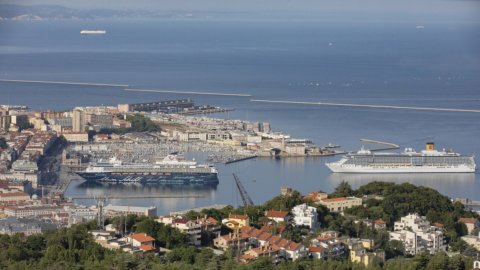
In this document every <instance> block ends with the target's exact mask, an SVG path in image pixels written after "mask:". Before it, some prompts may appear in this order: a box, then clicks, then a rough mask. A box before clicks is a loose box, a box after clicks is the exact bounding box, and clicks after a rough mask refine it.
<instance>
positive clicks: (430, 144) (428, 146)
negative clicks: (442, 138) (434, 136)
mask: <svg viewBox="0 0 480 270" xmlns="http://www.w3.org/2000/svg"><path fill="white" fill-rule="evenodd" d="M425 150H427V151H433V150H435V143H433V142H427V144H426V145H425Z"/></svg>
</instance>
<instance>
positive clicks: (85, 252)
mask: <svg viewBox="0 0 480 270" xmlns="http://www.w3.org/2000/svg"><path fill="white" fill-rule="evenodd" d="M373 194H375V195H379V196H381V197H378V196H377V197H372V198H370V199H368V200H367V201H366V204H365V205H364V206H360V207H356V208H353V209H351V210H348V211H346V213H345V215H340V214H337V213H331V212H329V211H328V209H326V208H325V207H323V206H317V211H318V213H319V219H320V221H321V222H322V228H321V229H320V230H338V231H340V232H341V233H342V234H343V235H349V236H352V237H360V238H370V239H374V241H375V243H376V248H381V249H383V250H384V251H385V253H386V257H387V261H386V263H385V264H384V265H379V264H377V263H373V264H372V265H369V266H368V267H365V266H364V265H362V264H357V263H352V262H350V260H349V259H348V258H346V259H341V260H316V259H308V258H307V259H302V260H297V261H294V262H292V261H286V262H281V263H279V264H277V265H275V264H273V263H272V262H271V259H270V258H259V259H257V260H255V261H253V262H250V263H248V264H244V265H243V264H239V263H238V262H237V261H236V260H235V256H236V254H234V252H233V251H231V250H228V251H227V252H225V254H223V255H220V256H218V255H215V254H214V252H213V250H212V249H210V248H201V249H198V248H195V247H192V246H188V244H187V238H186V236H185V235H184V234H182V233H181V232H180V231H178V230H176V229H173V228H171V227H169V226H165V225H163V224H159V223H157V222H155V221H154V219H153V218H147V217H137V216H134V215H128V216H124V217H115V218H111V219H109V220H108V222H109V223H112V224H113V225H114V226H115V227H116V228H117V229H118V230H119V231H120V232H124V231H125V230H126V231H135V232H145V233H147V234H149V235H151V236H153V237H155V238H156V239H157V241H156V245H157V246H161V247H165V248H168V249H170V250H171V251H170V252H167V253H165V254H160V255H159V256H154V255H139V254H135V255H132V254H129V253H125V252H121V251H111V250H106V249H104V248H102V247H101V246H99V245H98V244H96V243H95V242H94V241H93V239H92V237H91V236H90V235H89V234H88V230H91V229H93V228H94V227H95V224H94V223H86V224H81V225H75V226H72V227H71V228H68V229H60V230H57V231H52V232H48V233H45V234H43V235H34V236H28V237H25V236H23V235H14V236H6V235H0V269H32V268H34V269H178V270H181V269H188V270H196V269H198V270H206V269H228V270H230V269H234V270H235V269H237V270H250V269H252V270H253V269H284V270H290V269H292V270H293V269H298V270H300V269H302V270H303V269H338V270H343V269H345V270H363V269H368V270H373V269H388V270H397V269H398V270H400V269H402V270H403V269H407V270H408V269H411V270H431V269H432V270H433V269H453V270H464V269H471V266H472V257H473V256H475V251H474V250H473V249H472V248H470V247H468V246H467V245H466V243H465V242H463V241H461V240H459V238H458V235H462V234H464V233H465V228H464V226H460V225H459V223H458V222H456V220H457V218H458V217H465V216H476V214H475V213H472V212H469V211H466V210H465V209H464V207H463V206H462V205H459V204H456V203H452V202H451V201H450V200H449V199H448V198H447V197H445V196H442V195H441V194H439V193H438V192H436V191H435V190H432V189H429V188H425V187H416V186H414V185H411V184H400V185H397V184H392V183H379V182H375V183H370V184H367V185H365V186H362V187H360V188H359V189H357V190H353V189H351V187H350V186H349V185H348V184H347V183H341V184H340V185H339V187H337V189H336V190H335V192H334V196H351V195H354V196H364V195H373ZM300 203H303V200H302V197H301V196H300V194H299V193H298V192H294V193H293V194H292V196H277V197H275V198H273V199H271V200H269V201H267V202H266V203H265V204H263V205H259V206H250V207H240V208H237V209H234V208H233V207H231V206H229V207H225V208H223V209H219V210H217V209H204V210H202V211H201V212H193V211H192V212H189V213H188V214H187V216H188V217H189V218H192V219H193V218H197V217H203V216H205V215H207V216H212V217H214V218H215V219H217V220H219V221H220V220H222V219H223V218H225V217H227V216H228V214H229V213H236V214H248V215H249V216H250V217H251V218H252V221H253V222H252V223H253V225H254V226H261V225H262V224H263V221H264V211H265V210H268V209H276V210H288V209H291V208H292V207H293V206H295V205H297V204H300ZM309 203H311V202H309ZM410 212H417V213H420V214H422V215H427V217H428V218H429V219H430V220H431V221H434V222H435V221H436V222H442V223H444V224H445V226H446V227H447V234H448V235H449V238H450V239H449V240H450V251H460V252H461V253H462V254H466V255H468V256H470V257H468V256H464V255H455V256H452V257H449V256H447V255H446V254H445V253H443V252H440V253H437V254H436V255H428V254H419V255H416V256H414V257H409V256H406V255H405V254H404V248H403V244H402V243H401V242H399V241H389V239H388V232H386V231H383V230H374V229H372V228H371V227H368V226H366V225H364V224H363V223H358V222H354V221H355V220H356V219H359V218H360V219H361V218H370V219H374V218H383V219H384V220H386V221H388V223H389V225H390V226H391V225H392V224H393V222H394V221H395V220H398V219H399V218H400V217H401V216H403V215H406V214H408V213H410ZM282 236H283V237H285V238H288V239H291V240H294V241H297V242H304V243H305V244H307V242H308V241H309V237H313V236H312V235H309V234H308V230H305V229H302V228H297V227H294V226H287V228H286V229H285V231H284V232H283V235H282ZM457 238H458V239H457Z"/></svg>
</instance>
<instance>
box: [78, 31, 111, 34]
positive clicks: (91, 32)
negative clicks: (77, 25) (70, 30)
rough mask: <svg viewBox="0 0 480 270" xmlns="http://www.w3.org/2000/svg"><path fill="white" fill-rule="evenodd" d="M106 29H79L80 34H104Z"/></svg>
mask: <svg viewBox="0 0 480 270" xmlns="http://www.w3.org/2000/svg"><path fill="white" fill-rule="evenodd" d="M106 33H107V31H105V30H82V31H80V34H81V35H105V34H106Z"/></svg>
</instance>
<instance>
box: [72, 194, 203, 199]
mask: <svg viewBox="0 0 480 270" xmlns="http://www.w3.org/2000/svg"><path fill="white" fill-rule="evenodd" d="M204 197H205V196H204V195H142V196H132V195H117V196H105V195H102V196H65V198H67V199H70V200H97V199H99V198H107V199H109V200H114V199H127V200H134V199H171V198H173V199H187V198H188V199H191V198H195V199H196V198H204Z"/></svg>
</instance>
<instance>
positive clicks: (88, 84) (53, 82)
mask: <svg viewBox="0 0 480 270" xmlns="http://www.w3.org/2000/svg"><path fill="white" fill-rule="evenodd" d="M0 82H9V83H39V84H63V85H80V86H104V87H122V88H125V87H128V85H127V84H113V83H84V82H62V81H32V80H7V79H0Z"/></svg>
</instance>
